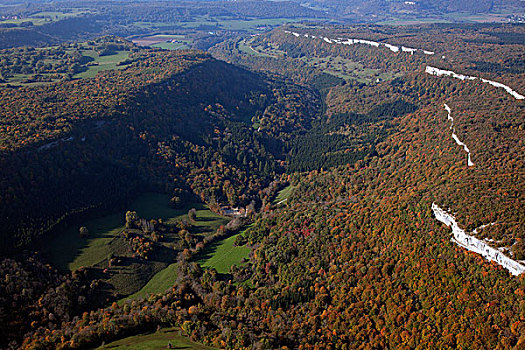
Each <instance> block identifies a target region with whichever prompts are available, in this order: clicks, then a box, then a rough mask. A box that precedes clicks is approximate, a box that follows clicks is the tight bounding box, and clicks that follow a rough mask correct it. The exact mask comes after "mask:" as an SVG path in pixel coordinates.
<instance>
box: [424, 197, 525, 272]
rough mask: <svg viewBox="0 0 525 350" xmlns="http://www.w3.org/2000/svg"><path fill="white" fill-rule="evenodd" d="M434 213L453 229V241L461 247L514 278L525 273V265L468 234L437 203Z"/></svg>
mask: <svg viewBox="0 0 525 350" xmlns="http://www.w3.org/2000/svg"><path fill="white" fill-rule="evenodd" d="M432 211H433V212H434V216H435V217H436V219H437V220H438V221H440V222H442V223H444V224H445V225H447V226H449V227H450V228H452V233H453V234H454V238H453V239H452V241H453V242H455V243H456V244H458V245H459V246H461V247H463V248H465V249H467V250H470V251H472V252H475V253H478V254H481V255H482V256H483V257H484V258H486V259H487V260H490V261H495V262H496V263H498V264H499V265H501V266H503V267H504V268H505V269H507V270H508V271H509V272H510V273H511V274H513V275H514V276H518V275H520V274H522V273H523V272H525V266H524V265H522V264H520V263H519V262H517V261H515V260H512V259H511V258H509V257H508V256H506V255H504V254H503V253H502V252H501V251H499V250H498V249H494V248H492V247H490V246H489V245H487V244H486V243H485V242H483V241H480V240H479V239H477V238H476V237H473V236H469V235H468V234H466V233H465V231H464V230H462V229H461V228H460V227H459V226H458V224H457V222H456V219H455V218H454V216H452V215H451V214H449V213H447V212H446V211H445V210H443V209H441V208H440V207H439V206H438V205H437V204H436V203H432ZM484 226H486V225H484ZM480 229H481V227H480ZM476 230H477V229H476ZM476 230H474V232H476Z"/></svg>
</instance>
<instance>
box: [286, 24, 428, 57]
mask: <svg viewBox="0 0 525 350" xmlns="http://www.w3.org/2000/svg"><path fill="white" fill-rule="evenodd" d="M284 32H285V33H287V34H292V35H293V36H295V37H299V36H300V34H298V33H295V32H290V31H289V30H285V31H284ZM303 36H304V37H305V38H312V39H315V38H316V36H315V35H310V34H303ZM319 38H320V39H322V40H324V41H325V42H327V43H329V44H342V45H353V44H363V45H370V46H373V47H380V46H381V45H383V46H384V47H386V48H388V49H389V50H390V51H392V52H399V51H400V50H401V51H402V52H407V53H410V54H411V55H412V54H414V53H415V52H417V51H421V52H423V53H424V54H425V55H433V54H434V52H433V51H427V50H420V49H413V48H411V47H406V46H401V48H399V47H398V46H395V45H391V44H387V43H379V42H377V41H371V40H365V39H345V38H337V39H331V38H327V37H322V36H320V37H319Z"/></svg>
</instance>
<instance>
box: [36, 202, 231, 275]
mask: <svg viewBox="0 0 525 350" xmlns="http://www.w3.org/2000/svg"><path fill="white" fill-rule="evenodd" d="M193 207H194V208H196V209H197V221H196V223H195V226H196V228H197V229H198V231H199V233H200V234H202V235H205V234H207V233H209V232H211V231H215V230H216V229H217V228H218V227H219V226H220V225H223V224H225V223H226V222H227V221H228V220H227V219H226V218H223V217H222V216H220V215H218V214H215V213H213V212H211V211H210V210H209V209H208V208H207V207H206V206H204V205H202V204H199V203H190V204H188V205H186V206H185V207H184V208H182V209H173V208H172V207H170V203H169V196H167V195H164V194H157V193H147V194H144V195H142V196H140V197H139V198H137V199H136V200H135V201H134V202H133V203H131V205H130V206H129V210H134V211H136V212H137V213H138V214H139V216H141V217H144V218H147V219H158V218H160V219H162V220H163V221H164V222H167V223H170V224H172V223H175V222H176V221H178V220H181V219H183V218H186V219H187V212H188V210H189V209H190V208H193ZM124 219H125V211H119V212H117V213H113V214H110V215H107V216H103V217H99V218H95V219H92V220H88V221H86V222H85V223H83V224H81V225H75V226H73V227H70V228H69V229H67V230H65V231H64V232H62V233H61V234H59V235H57V236H55V237H53V238H52V239H51V240H49V241H47V244H46V247H44V250H45V251H46V252H47V254H48V255H49V257H50V260H51V262H52V263H53V264H54V265H55V266H57V267H58V268H59V269H61V270H63V271H68V270H69V271H73V270H76V269H78V268H79V267H80V266H93V265H95V264H97V263H99V262H101V261H102V260H104V259H106V258H107V256H108V255H109V254H110V253H112V247H111V246H110V245H109V243H110V242H111V241H112V240H113V239H114V238H115V237H117V236H118V235H119V233H120V232H122V230H124V223H125V220H124ZM80 226H86V227H87V228H88V230H89V237H88V238H80V236H79V234H78V229H79V227H80ZM170 238H173V239H175V237H170Z"/></svg>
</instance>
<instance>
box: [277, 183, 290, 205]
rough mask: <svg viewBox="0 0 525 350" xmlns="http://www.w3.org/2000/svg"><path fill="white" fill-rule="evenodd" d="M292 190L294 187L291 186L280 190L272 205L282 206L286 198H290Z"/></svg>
mask: <svg viewBox="0 0 525 350" xmlns="http://www.w3.org/2000/svg"><path fill="white" fill-rule="evenodd" d="M293 189H294V187H293V186H292V185H288V186H286V187H285V188H283V189H282V190H280V191H279V192H278V193H277V197H275V199H274V200H273V204H282V203H284V202H286V201H287V200H288V198H290V196H291V195H292V192H293Z"/></svg>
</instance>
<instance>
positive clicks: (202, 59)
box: [0, 51, 318, 251]
mask: <svg viewBox="0 0 525 350" xmlns="http://www.w3.org/2000/svg"><path fill="white" fill-rule="evenodd" d="M130 61H131V62H133V63H132V64H131V65H130V66H129V67H128V68H126V69H124V70H118V71H109V72H106V73H104V74H102V75H98V76H97V77H96V78H93V79H83V80H74V81H71V82H66V83H60V84H58V83H57V84H50V85H45V86H38V87H27V88H19V89H9V88H4V89H2V90H1V91H0V93H1V94H2V101H3V103H2V106H1V107H0V108H1V112H0V113H1V114H2V127H1V130H2V140H1V147H2V149H3V150H2V160H1V161H2V166H1V167H0V168H1V170H0V172H1V178H2V182H1V183H2V185H1V186H2V193H3V195H2V198H1V201H2V206H1V208H2V209H1V210H2V214H1V215H0V217H1V221H2V224H1V226H2V230H1V231H2V235H1V236H2V240H3V242H4V243H3V244H2V247H3V248H6V251H7V250H8V249H10V248H8V247H12V246H13V245H14V246H21V245H23V244H27V243H29V242H30V241H31V240H32V239H33V238H34V237H36V236H38V235H40V234H42V233H43V232H45V231H47V230H49V229H51V228H52V227H53V226H54V225H55V224H57V223H58V222H60V221H61V220H63V219H64V218H65V217H66V216H68V215H70V214H74V213H81V212H84V211H87V210H90V209H97V208H99V209H102V208H109V207H111V206H112V205H113V206H114V205H115V204H116V203H121V202H125V201H126V199H127V198H129V197H130V196H132V195H133V193H136V191H137V190H138V188H139V186H140V187H144V186H146V188H148V187H149V188H156V189H160V190H162V191H167V192H168V193H169V194H171V195H172V196H178V197H181V196H183V197H184V196H190V197H191V196H192V195H193V194H195V195H197V196H198V197H200V198H201V199H202V200H203V201H205V202H207V203H210V205H212V206H213V205H215V206H217V205H218V204H219V203H224V204H229V205H231V206H238V205H243V206H245V205H248V204H249V203H250V202H251V201H252V200H256V201H257V198H258V197H257V192H258V191H259V189H260V188H261V186H263V185H264V184H265V183H268V181H269V177H268V176H269V175H270V174H272V173H274V172H276V171H277V172H279V171H280V170H279V167H280V165H279V163H277V162H276V161H275V160H276V158H279V157H281V156H282V152H283V150H284V148H283V147H284V146H283V145H282V141H280V139H279V134H280V133H281V132H282V133H288V134H289V133H290V132H293V130H291V129H293V128H292V126H293V125H294V124H295V123H301V120H302V119H300V118H297V119H294V120H293V121H288V120H287V119H288V117H287V116H290V115H297V116H300V115H304V118H305V120H309V118H311V116H312V115H313V116H315V113H316V108H318V107H316V106H315V99H314V100H312V99H311V97H312V96H311V93H308V91H305V92H301V91H298V90H296V91H294V88H293V87H292V86H287V85H286V84H284V83H280V82H278V81H270V80H266V79H265V78H263V77H262V76H259V75H257V74H254V73H250V72H248V71H245V70H242V69H239V68H235V67H233V66H230V65H227V64H224V63H222V62H218V61H215V60H213V59H212V58H210V57H209V56H207V55H204V54H202V53H196V52H181V53H170V52H155V51H139V52H136V53H134V54H133V55H132V58H131V59H130ZM285 98H293V99H294V104H293V105H290V104H284V103H283V101H282V100H283V99H285ZM267 108H273V109H276V110H278V111H279V116H278V118H279V119H282V120H283V122H282V126H276V129H275V135H276V137H273V138H272V137H270V136H268V135H267V134H261V133H257V132H256V131H255V129H254V128H253V127H252V121H251V119H252V117H254V116H256V115H259V114H262V113H264V111H265V109H267ZM253 169H255V170H253ZM256 197H257V198H256ZM29 213H31V214H29Z"/></svg>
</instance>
